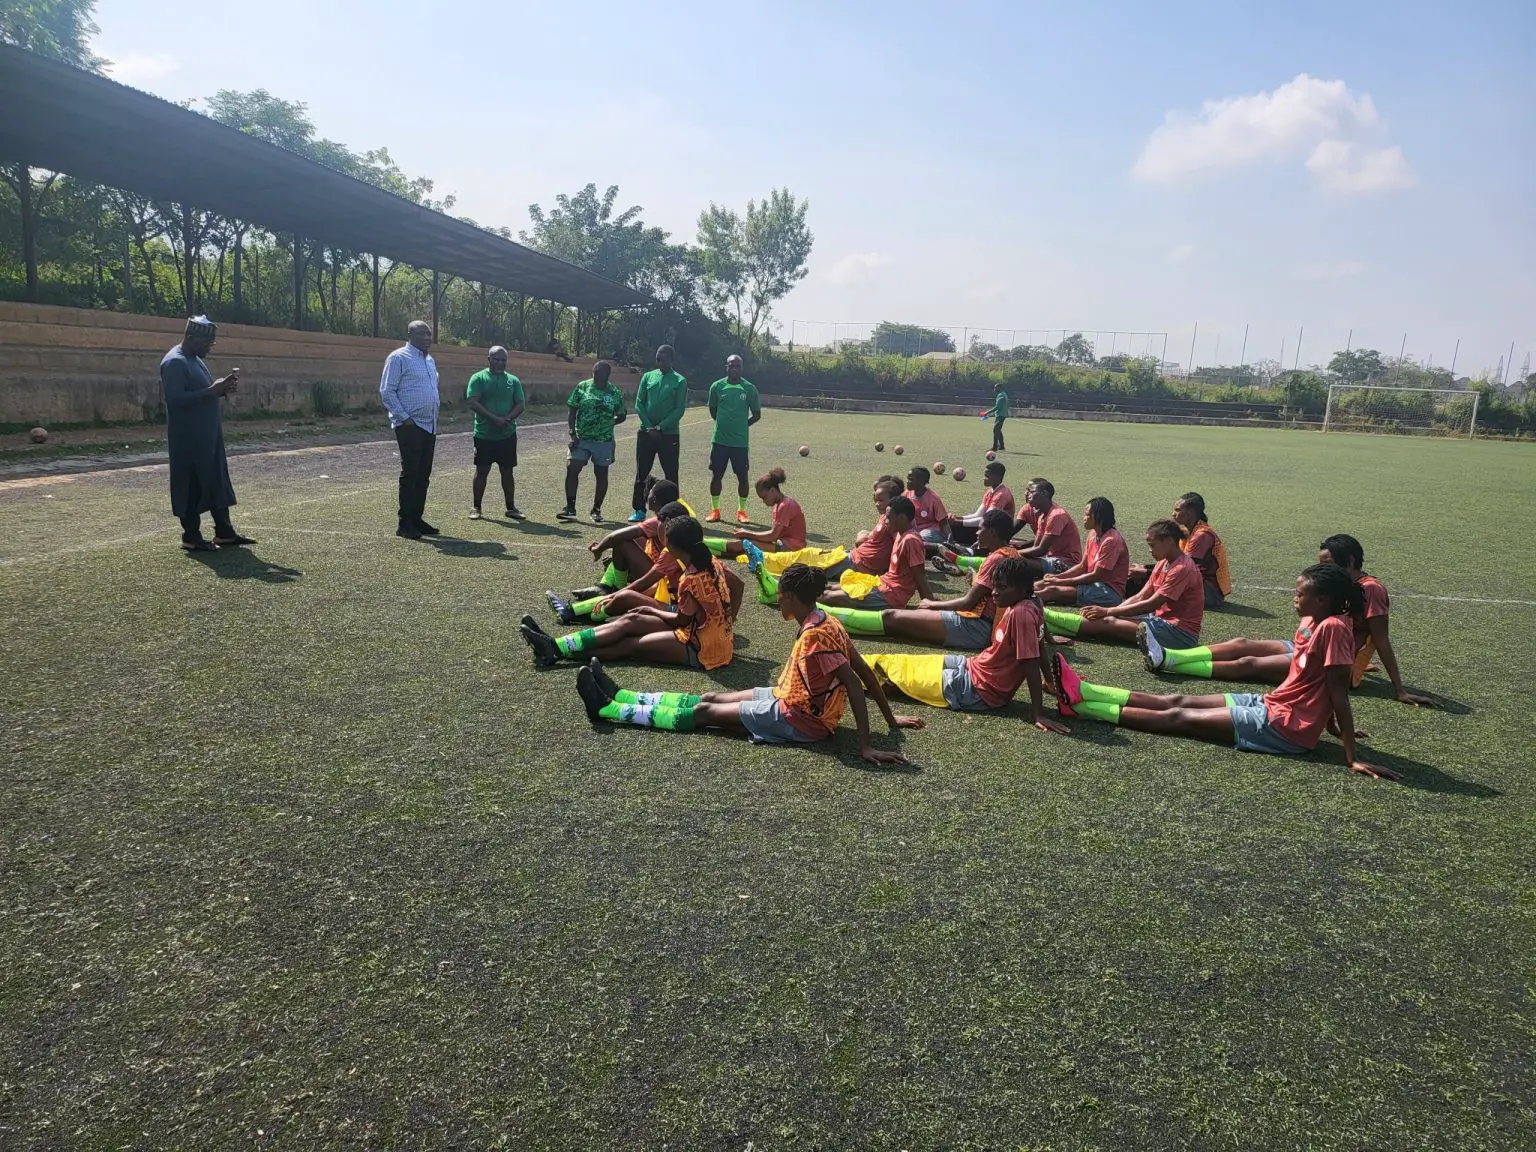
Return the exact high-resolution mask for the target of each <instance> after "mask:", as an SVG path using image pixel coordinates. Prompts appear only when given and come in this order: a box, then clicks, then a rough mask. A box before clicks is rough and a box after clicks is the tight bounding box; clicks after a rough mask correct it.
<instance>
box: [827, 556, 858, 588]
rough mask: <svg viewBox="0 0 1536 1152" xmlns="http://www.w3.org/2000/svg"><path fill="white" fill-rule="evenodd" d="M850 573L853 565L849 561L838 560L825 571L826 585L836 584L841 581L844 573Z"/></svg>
mask: <svg viewBox="0 0 1536 1152" xmlns="http://www.w3.org/2000/svg"><path fill="white" fill-rule="evenodd" d="M852 571H853V565H852V564H851V563H850V562H849V561H847V560H839V561H838V562H837V563H836V564H834V565H832V567H830V568H828V569H827V570H826V572H827V583H828V584H829V585H832V584H836V583H837V582H838V581H839V580H841V579H842V578H843V573H844V572H852Z"/></svg>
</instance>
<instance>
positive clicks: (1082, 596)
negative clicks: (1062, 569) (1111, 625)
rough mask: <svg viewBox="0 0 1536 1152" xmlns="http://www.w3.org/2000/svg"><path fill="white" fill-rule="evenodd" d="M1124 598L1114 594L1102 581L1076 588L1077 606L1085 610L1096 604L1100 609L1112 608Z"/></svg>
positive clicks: (1116, 593) (1080, 585)
mask: <svg viewBox="0 0 1536 1152" xmlns="http://www.w3.org/2000/svg"><path fill="white" fill-rule="evenodd" d="M1124 599H1125V597H1124V596H1122V595H1120V593H1118V592H1116V591H1115V590H1114V589H1113V588H1111V587H1110V586H1109V585H1108V584H1106V583H1104V582H1103V581H1102V580H1099V581H1096V582H1094V583H1092V584H1079V585H1078V586H1077V606H1078V607H1079V608H1086V607H1088V605H1090V604H1097V605H1098V606H1099V607H1100V608H1113V607H1114V606H1115V605H1116V604H1118V603H1120V601H1122V600H1124Z"/></svg>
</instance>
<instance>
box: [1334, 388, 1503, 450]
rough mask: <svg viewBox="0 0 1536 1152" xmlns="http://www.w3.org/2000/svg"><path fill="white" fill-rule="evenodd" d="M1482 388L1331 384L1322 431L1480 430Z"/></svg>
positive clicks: (1436, 433) (1445, 433) (1418, 432)
mask: <svg viewBox="0 0 1536 1152" xmlns="http://www.w3.org/2000/svg"><path fill="white" fill-rule="evenodd" d="M1479 399H1480V395H1479V393H1477V392H1476V391H1473V390H1470V389H1461V388H1389V387H1385V386H1382V385H1377V384H1330V385H1328V408H1327V410H1326V411H1325V412H1324V413H1323V431H1324V432H1383V433H1389V434H1400V435H1418V436H1465V437H1466V438H1467V439H1469V440H1470V439H1471V438H1472V437H1473V436H1475V435H1476V434H1477V402H1478V400H1479Z"/></svg>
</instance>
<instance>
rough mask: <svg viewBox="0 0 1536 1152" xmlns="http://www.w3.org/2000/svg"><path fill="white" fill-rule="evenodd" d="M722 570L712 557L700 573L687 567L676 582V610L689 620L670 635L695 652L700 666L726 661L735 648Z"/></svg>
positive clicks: (712, 666)
mask: <svg viewBox="0 0 1536 1152" xmlns="http://www.w3.org/2000/svg"><path fill="white" fill-rule="evenodd" d="M725 572H726V568H725V565H724V564H723V563H721V562H720V561H719V560H715V561H713V562H711V564H710V566H709V567H708V568H707V569H705V570H704V571H702V572H695V571H694V570H693V569H691V568H690V569H688V570H687V571H685V572H684V573H683V575H682V578H681V579H680V580H678V582H677V610H678V612H679V614H681V615H683V616H687V617H689V621H688V625H687V627H684V628H678V629H676V630H675V631H674V632H673V635H675V636H676V637H677V639H678V641H679V642H680V643H683V644H686V645H688V647H690V648H692V649H693V650H694V651H695V652H697V653H698V656H699V665H700V666H701V667H703V668H719V667H721V666H723V665H726V664H729V663H730V662H731V654H732V651H733V650H734V648H735V636H734V635H733V633H732V631H731V619H730V609H731V593H730V587H729V585H727V584H726V582H725Z"/></svg>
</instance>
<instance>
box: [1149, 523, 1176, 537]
mask: <svg viewBox="0 0 1536 1152" xmlns="http://www.w3.org/2000/svg"><path fill="white" fill-rule="evenodd" d="M1147 532H1148V533H1149V534H1151V535H1153V536H1158V537H1161V538H1162V539H1164V540H1182V539H1184V529H1182V528H1180V527H1179V526H1178V524H1176V523H1175V522H1174V521H1172V520H1154V521H1152V523H1151V524H1150V525H1148V526H1147Z"/></svg>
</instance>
